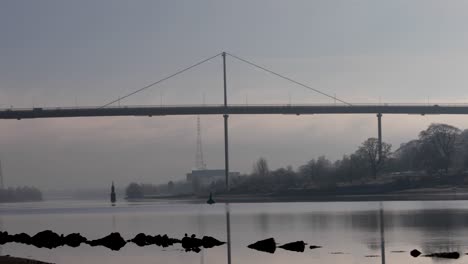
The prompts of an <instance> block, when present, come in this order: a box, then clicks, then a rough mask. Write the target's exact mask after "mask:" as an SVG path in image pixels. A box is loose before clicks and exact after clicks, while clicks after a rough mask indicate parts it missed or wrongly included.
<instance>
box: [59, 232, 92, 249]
mask: <svg viewBox="0 0 468 264" xmlns="http://www.w3.org/2000/svg"><path fill="white" fill-rule="evenodd" d="M63 240H64V244H65V245H67V246H69V247H79V246H80V244H81V243H85V242H86V241H88V239H86V237H83V236H81V234H80V233H72V234H69V235H67V236H65V238H64V239H63Z"/></svg>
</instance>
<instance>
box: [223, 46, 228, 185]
mask: <svg viewBox="0 0 468 264" xmlns="http://www.w3.org/2000/svg"><path fill="white" fill-rule="evenodd" d="M222 56H223V81H224V85H223V86H224V110H225V112H224V115H223V117H224V176H225V180H226V191H228V192H229V133H228V118H229V115H228V113H227V79H226V52H223V53H222Z"/></svg>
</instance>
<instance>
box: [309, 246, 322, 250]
mask: <svg viewBox="0 0 468 264" xmlns="http://www.w3.org/2000/svg"><path fill="white" fill-rule="evenodd" d="M309 248H310V249H316V248H322V247H321V246H316V245H311V246H310V247H309Z"/></svg>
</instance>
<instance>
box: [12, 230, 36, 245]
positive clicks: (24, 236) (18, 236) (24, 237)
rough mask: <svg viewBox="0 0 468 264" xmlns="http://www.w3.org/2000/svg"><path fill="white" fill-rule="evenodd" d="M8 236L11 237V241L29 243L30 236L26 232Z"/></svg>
mask: <svg viewBox="0 0 468 264" xmlns="http://www.w3.org/2000/svg"><path fill="white" fill-rule="evenodd" d="M10 238H11V242H16V243H21V244H27V245H31V237H30V236H29V235H28V234H25V233H20V234H14V235H12V236H11V237H10Z"/></svg>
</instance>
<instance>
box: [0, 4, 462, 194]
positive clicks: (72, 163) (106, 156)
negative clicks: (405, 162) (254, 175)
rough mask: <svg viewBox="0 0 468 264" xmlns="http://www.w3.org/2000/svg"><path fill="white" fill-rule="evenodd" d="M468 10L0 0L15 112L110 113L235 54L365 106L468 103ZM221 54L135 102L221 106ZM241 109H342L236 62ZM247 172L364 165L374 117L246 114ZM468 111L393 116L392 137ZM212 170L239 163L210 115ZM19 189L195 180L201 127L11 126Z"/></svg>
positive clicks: (235, 132) (1, 74) (138, 123)
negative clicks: (346, 161) (107, 108)
mask: <svg viewBox="0 0 468 264" xmlns="http://www.w3.org/2000/svg"><path fill="white" fill-rule="evenodd" d="M467 23H468V2H466V1H450V2H447V1H436V0H415V1H403V0H395V1H374V0H356V1H345V0H334V1H329V0H323V1H287V2H286V1H279V0H272V1H235V2H232V1H189V0H184V1H143V0H140V1H132V2H129V1H124V0H101V1H90V0H85V1H73V2H72V1H51V0H43V1H26V0H6V1H2V2H1V3H0V34H1V36H2V41H1V42H0V57H1V58H2V59H1V61H0V107H1V108H6V107H10V106H13V107H32V106H36V107H46V106H75V105H80V106H91V105H92V106H94V105H103V104H105V103H107V102H109V101H111V100H112V99H115V98H118V97H120V96H123V95H125V94H127V93H129V92H132V91H134V90H136V89H138V88H141V87H143V86H145V85H147V84H149V83H151V82H153V81H155V80H158V79H160V78H162V77H165V76H167V75H168V74H171V73H173V72H175V71H177V70H179V69H181V68H183V67H186V66H188V65H190V64H193V63H195V62H197V61H200V60H202V59H204V58H207V57H210V56H212V55H214V54H217V53H219V52H221V51H227V52H231V53H233V54H236V55H239V56H241V57H243V58H246V59H249V60H251V61H254V62H256V63H257V64H260V65H263V66H266V67H268V68H270V69H273V70H275V71H277V72H279V73H282V74H285V75H287V76H290V77H292V78H294V79H296V80H298V81H301V82H303V83H306V84H308V85H311V86H312V87H315V88H318V89H320V90H322V91H324V92H327V93H329V94H336V96H337V97H339V98H341V99H343V100H346V101H349V102H351V103H408V102H413V103H431V104H432V103H443V102H446V103H468V92H467V90H466V87H468V75H466V73H465V69H467V68H468V50H467V48H466V47H468V35H467V34H465V31H466V29H465V25H466V24H467ZM221 66H222V64H221V58H219V59H216V60H213V61H210V62H209V63H206V64H204V65H202V66H201V67H199V68H196V69H194V70H192V71H190V72H187V73H185V74H183V75H181V76H179V77H177V78H175V79H173V80H170V81H168V82H164V83H163V84H162V85H160V86H157V87H155V88H153V89H149V90H147V91H145V92H143V93H140V94H138V95H136V96H134V97H131V98H129V99H128V100H124V101H122V102H121V104H130V105H135V104H138V105H143V104H161V103H162V104H201V103H206V104H220V103H222V68H221ZM227 68H228V93H229V95H228V96H229V99H228V100H229V103H232V104H246V103H248V104H255V103H259V104H261V103H284V104H286V103H293V104H294V103H334V102H333V101H332V100H330V99H328V98H325V97H323V96H320V95H317V94H315V93H312V92H311V91H309V90H306V89H304V88H302V87H298V86H296V85H294V84H290V83H288V82H286V81H284V80H281V79H278V78H276V77H274V76H271V75H268V74H266V73H264V72H261V71H258V70H256V69H253V68H252V67H249V66H247V65H244V64H241V63H239V62H238V61H234V60H232V59H228V62H227ZM229 122H230V150H231V155H230V157H231V159H230V160H231V168H232V170H235V171H240V172H245V173H247V172H250V171H251V169H252V164H253V163H254V161H255V160H256V159H258V158H259V157H261V156H262V157H265V158H266V159H267V160H268V162H269V164H270V166H271V167H272V168H278V167H281V166H287V165H292V166H293V167H294V168H297V166H300V165H302V164H304V163H306V162H307V161H308V160H310V159H312V158H317V157H318V156H320V155H326V156H327V157H328V158H330V159H336V158H340V157H341V156H342V155H343V154H350V153H351V152H353V151H354V150H355V149H356V148H357V146H358V145H359V144H360V143H361V142H362V141H364V140H365V139H367V138H368V137H372V136H376V134H377V129H376V126H377V123H376V122H377V121H376V117H375V116H374V115H323V116H321V115H310V116H307V115H302V116H274V115H271V116H235V115H232V116H231V117H230V121H229ZM437 122H444V123H448V124H451V125H454V126H457V127H459V128H461V129H465V128H468V126H467V125H466V124H468V123H467V122H466V117H465V116H424V117H423V116H406V115H393V116H392V115H384V117H383V138H384V141H386V142H389V143H391V144H392V145H393V150H395V149H396V148H398V146H399V145H400V143H403V142H405V141H408V140H409V139H412V138H416V137H417V133H418V132H419V131H421V130H423V129H425V128H426V127H427V126H428V125H429V124H430V123H437ZM202 126H203V128H202V134H203V144H204V146H203V147H204V155H205V160H206V163H207V165H208V167H210V168H222V167H223V164H224V163H223V162H224V160H223V159H224V158H223V130H222V129H223V123H222V117H221V116H202ZM0 131H1V132H0V160H1V161H2V165H3V167H4V168H3V172H4V175H5V182H6V184H7V186H17V185H34V186H37V187H39V188H42V189H60V188H65V189H70V188H85V187H107V186H109V184H110V182H111V181H115V182H116V184H117V185H118V186H120V187H123V186H126V185H127V184H128V183H129V182H131V181H137V182H148V183H165V182H167V181H169V180H177V179H184V177H185V174H186V173H187V172H188V171H189V170H191V169H192V168H193V167H194V164H195V146H196V117H195V116H181V117H153V118H148V117H106V118H70V119H39V120H21V121H16V120H11V121H5V120H2V121H1V122H0Z"/></svg>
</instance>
